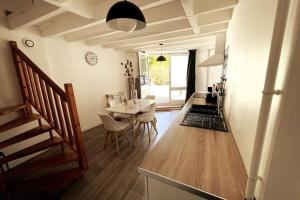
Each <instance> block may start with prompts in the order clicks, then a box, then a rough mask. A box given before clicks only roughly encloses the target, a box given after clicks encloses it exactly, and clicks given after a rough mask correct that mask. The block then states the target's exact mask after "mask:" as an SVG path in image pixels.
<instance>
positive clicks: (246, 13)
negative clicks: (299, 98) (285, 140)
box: [225, 0, 277, 171]
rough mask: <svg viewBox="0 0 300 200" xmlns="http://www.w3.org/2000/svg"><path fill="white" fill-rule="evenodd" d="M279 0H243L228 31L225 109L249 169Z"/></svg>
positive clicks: (235, 11)
mask: <svg viewBox="0 0 300 200" xmlns="http://www.w3.org/2000/svg"><path fill="white" fill-rule="evenodd" d="M276 2H277V1H276V0H265V1H260V0H240V1H239V4H238V5H237V7H236V8H235V10H234V13H233V17H232V21H231V23H230V26H229V30H228V33H227V45H226V46H229V59H228V68H227V70H228V71H227V79H228V81H227V88H226V89H227V96H226V101H225V110H226V114H227V115H228V119H229V122H230V125H231V128H232V131H233V134H234V137H235V139H236V143H237V145H238V148H239V150H240V153H241V156H242V159H243V161H244V164H245V167H246V170H247V171H248V170H249V167H250V160H251V155H252V151H253V144H254V138H255V133H256V125H257V120H258V114H259V110H260V103H261V97H262V89H263V85H264V80H265V75H266V67H267V62H268V57H269V52H270V45H271V36H272V30H273V26H274V19H275V9H276Z"/></svg>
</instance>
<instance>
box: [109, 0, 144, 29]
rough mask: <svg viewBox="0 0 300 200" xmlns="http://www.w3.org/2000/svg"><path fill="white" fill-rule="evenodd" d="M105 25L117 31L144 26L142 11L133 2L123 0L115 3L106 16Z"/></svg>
mask: <svg viewBox="0 0 300 200" xmlns="http://www.w3.org/2000/svg"><path fill="white" fill-rule="evenodd" d="M106 23H107V25H108V26H109V27H110V28H112V29H114V30H118V31H125V32H131V31H137V30H140V29H143V28H145V27H146V20H145V17H144V15H143V13H142V11H141V10H140V9H139V7H137V6H136V5H135V4H133V3H131V2H129V1H127V0H124V1H120V2H117V3H115V4H114V5H113V6H112V7H111V8H110V9H109V11H108V13H107V16H106Z"/></svg>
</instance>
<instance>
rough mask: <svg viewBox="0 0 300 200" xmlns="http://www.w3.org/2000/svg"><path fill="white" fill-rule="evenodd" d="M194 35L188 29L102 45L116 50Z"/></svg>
mask: <svg viewBox="0 0 300 200" xmlns="http://www.w3.org/2000/svg"><path fill="white" fill-rule="evenodd" d="M193 34H194V33H193V30H192V29H191V28H188V29H182V30H176V31H171V32H167V33H163V34H155V35H150V36H145V37H138V38H133V39H125V40H115V41H110V42H104V43H102V44H101V45H102V47H103V48H114V47H120V46H127V45H134V44H143V43H149V42H153V41H159V40H166V39H170V38H180V37H184V36H191V35H193Z"/></svg>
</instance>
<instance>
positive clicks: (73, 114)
mask: <svg viewBox="0 0 300 200" xmlns="http://www.w3.org/2000/svg"><path fill="white" fill-rule="evenodd" d="M65 92H66V96H67V102H68V106H69V113H70V118H71V122H72V127H73V137H74V140H75V144H76V149H77V154H78V159H79V167H80V168H81V170H87V169H88V161H87V157H86V153H85V147H84V142H83V137H82V133H81V128H80V123H79V117H78V112H77V107H76V102H75V96H74V91H73V86H72V84H71V83H67V84H65Z"/></svg>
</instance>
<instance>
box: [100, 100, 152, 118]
mask: <svg viewBox="0 0 300 200" xmlns="http://www.w3.org/2000/svg"><path fill="white" fill-rule="evenodd" d="M155 102H156V101H155V100H152V99H137V100H136V104H134V103H133V100H129V101H128V103H127V105H125V104H124V103H120V104H118V105H115V106H112V107H109V108H105V110H106V111H109V112H114V113H122V114H130V115H135V114H137V113H138V112H140V111H142V110H144V109H145V108H147V107H149V106H151V105H152V104H153V103H155Z"/></svg>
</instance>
